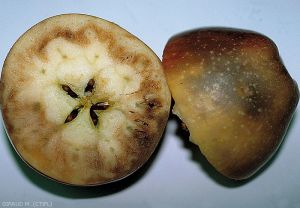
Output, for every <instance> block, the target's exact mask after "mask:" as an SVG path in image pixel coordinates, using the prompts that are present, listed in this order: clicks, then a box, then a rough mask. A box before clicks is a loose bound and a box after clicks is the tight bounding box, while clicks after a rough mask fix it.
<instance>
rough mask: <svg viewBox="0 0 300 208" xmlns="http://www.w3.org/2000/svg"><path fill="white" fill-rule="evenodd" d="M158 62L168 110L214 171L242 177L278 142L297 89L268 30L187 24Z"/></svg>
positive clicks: (288, 119) (236, 177)
mask: <svg viewBox="0 0 300 208" xmlns="http://www.w3.org/2000/svg"><path fill="white" fill-rule="evenodd" d="M163 66H164V70H165V75H166V78H167V82H168V85H169V88H170V91H171V95H172V97H173V99H174V101H175V105H174V108H173V113H174V114H176V115H177V116H178V117H179V118H180V119H181V120H182V122H184V124H185V125H186V126H187V128H188V130H189V133H190V141H191V142H193V143H195V144H196V145H198V146H199V148H200V150H201V152H202V153H203V155H204V156H205V157H206V158H207V160H208V161H209V162H210V163H211V164H212V165H213V166H214V167H215V168H216V170H217V171H219V172H220V173H222V174H223V175H225V176H227V177H229V178H232V179H236V180H241V179H246V178H248V177H250V176H251V175H253V174H254V173H255V172H256V171H257V170H258V169H259V168H260V167H262V166H263V165H264V164H265V163H266V162H267V161H268V160H269V159H270V157H271V156H272V155H273V154H274V152H275V151H276V150H277V149H278V147H279V146H280V143H281V142H282V140H283V138H284V135H285V132H286V130H287V128H288V126H289V123H290V121H291V118H292V115H293V113H294V111H295V109H296V106H297V103H298V100H299V91H298V87H297V84H296V82H295V81H294V80H293V79H292V78H291V76H290V75H289V73H288V71H287V70H286V68H285V67H284V65H283V63H282V61H281V59H280V57H279V53H278V49H277V47H276V45H275V44H274V42H273V41H272V40H270V39H269V38H268V37H266V36H264V35H261V34H258V33H256V32H251V31H246V30H239V29H229V28H204V29H197V30H193V31H188V32H185V33H181V34H179V35H177V36H174V37H172V38H171V39H170V40H169V41H168V43H167V45H166V47H165V49H164V53H163Z"/></svg>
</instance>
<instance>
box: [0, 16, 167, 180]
mask: <svg viewBox="0 0 300 208" xmlns="http://www.w3.org/2000/svg"><path fill="white" fill-rule="evenodd" d="M0 93H1V110H2V114H3V118H4V122H5V126H6V129H7V133H8V134H9V137H10V139H11V142H12V144H13V146H14V147H15V149H16V150H17V152H18V153H19V155H20V156H21V157H22V158H23V159H24V161H26V162H27V163H28V164H29V165H30V166H32V167H33V168H34V169H36V170H38V171H39V172H41V173H43V174H44V175H46V176H49V177H51V178H53V179H55V180H57V181H60V182H63V183H67V184H73V185H99V184H104V183H108V182H111V181H114V180H118V179H121V178H124V177H126V176H127V175H129V174H131V173H133V172H134V171H135V170H137V169H138V168H139V167H141V166H142V165H143V164H144V163H145V162H146V161H147V160H148V158H149V157H150V155H151V154H152V153H153V151H154V149H155V147H156V146H157V144H158V142H159V140H160V138H161V136H162V133H163V131H164V128H165V125H166V122H167V118H168V115H169V107H170V93H169V90H168V86H167V83H166V80H165V78H164V74H163V69H162V65H161V62H160V60H159V58H158V57H157V56H156V55H155V54H154V53H153V51H152V50H151V49H149V48H148V47H147V46H146V45H145V44H144V43H143V42H141V41H140V40H139V39H138V38H136V37H135V36H133V35H132V34H130V33H129V32H127V31H126V30H124V29H122V28H120V27H119V26H118V25H115V24H113V23H111V22H108V21H106V20H103V19H100V18H96V17H92V16H88V15H80V14H68V15H59V16H55V17H51V18H49V19H46V20H44V21H42V22H40V23H38V24H37V25H35V26H34V27H32V28H31V29H30V30H28V31H27V32H26V33H25V34H24V35H22V36H21V38H20V39H19V40H18V41H17V42H16V43H15V44H14V46H13V47H12V49H11V50H10V52H9V54H8V56H7V58H6V60H5V63H4V66H3V71H2V77H1V90H0Z"/></svg>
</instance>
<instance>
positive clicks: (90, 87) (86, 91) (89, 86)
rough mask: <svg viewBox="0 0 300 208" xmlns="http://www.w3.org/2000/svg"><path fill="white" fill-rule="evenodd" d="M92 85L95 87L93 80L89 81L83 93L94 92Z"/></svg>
mask: <svg viewBox="0 0 300 208" xmlns="http://www.w3.org/2000/svg"><path fill="white" fill-rule="evenodd" d="M94 85H95V80H94V79H90V80H89V82H88V83H87V85H86V87H85V89H84V93H92V92H93V90H94Z"/></svg>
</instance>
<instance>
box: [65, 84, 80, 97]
mask: <svg viewBox="0 0 300 208" xmlns="http://www.w3.org/2000/svg"><path fill="white" fill-rule="evenodd" d="M61 88H62V89H63V90H64V91H65V92H67V93H68V95H70V96H71V97H72V98H78V95H77V94H76V93H75V92H74V91H73V90H72V89H71V88H70V87H69V86H68V85H61Z"/></svg>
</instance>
